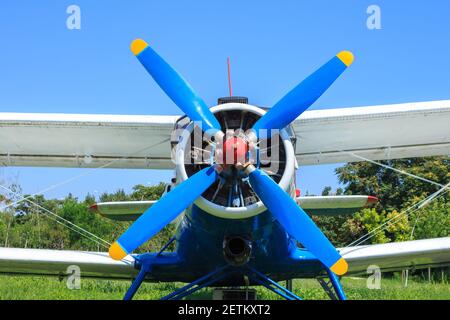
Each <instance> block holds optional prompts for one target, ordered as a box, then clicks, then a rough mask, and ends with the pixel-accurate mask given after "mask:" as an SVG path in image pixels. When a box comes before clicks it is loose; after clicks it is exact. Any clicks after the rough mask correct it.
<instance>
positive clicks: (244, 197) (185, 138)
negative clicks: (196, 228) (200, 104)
mask: <svg viewBox="0 0 450 320" xmlns="http://www.w3.org/2000/svg"><path fill="white" fill-rule="evenodd" d="M210 110H211V111H212V112H213V113H214V115H215V116H216V118H217V119H218V120H219V122H220V124H221V125H222V129H223V130H224V131H225V133H226V134H227V131H230V130H233V131H235V132H236V130H238V129H241V130H242V131H243V132H245V131H246V130H248V129H250V128H251V127H252V125H253V124H254V123H255V122H256V121H257V120H258V119H259V118H260V117H261V116H262V115H264V113H265V112H266V111H265V110H264V109H261V108H259V107H256V106H252V105H249V104H245V103H225V104H219V105H217V106H214V107H212V108H211V109H210ZM188 121H189V120H187V121H186V124H184V125H182V130H180V133H179V136H178V137H176V140H177V143H176V146H174V149H173V151H174V155H173V156H174V158H175V161H176V170H177V177H178V183H180V182H182V181H184V180H186V179H188V178H189V177H190V176H191V175H193V174H195V173H196V172H198V171H199V170H201V169H203V168H205V167H206V166H209V165H210V163H206V162H205V161H204V156H205V150H208V146H209V145H208V142H207V141H203V135H202V132H201V129H200V128H198V127H197V126H195V125H194V123H192V122H188ZM179 129H180V128H179ZM288 129H289V130H291V129H290V128H288ZM199 139H200V143H201V146H202V147H201V148H199V147H198V146H199ZM291 139H292V134H291V135H290V134H289V133H288V130H287V129H286V128H285V129H282V130H280V131H279V132H278V133H277V134H274V135H272V136H271V138H269V139H267V140H265V142H267V143H266V144H265V145H264V149H265V150H263V148H262V146H260V147H261V154H263V152H265V153H266V155H265V156H264V155H263V156H262V157H263V158H264V159H262V160H261V169H263V170H264V171H266V173H267V174H268V175H269V176H270V177H271V178H272V179H273V180H274V181H275V182H277V183H278V184H279V185H280V187H281V188H282V189H284V190H285V191H286V192H288V193H289V194H290V195H292V197H295V185H294V174H295V169H296V166H297V163H296V159H295V153H294V146H293V141H292V140H291ZM230 140H232V139H228V141H230ZM226 141H227V140H226ZM236 141H237V140H236ZM236 145H238V144H236ZM225 147H226V148H228V146H226V145H225ZM239 148H240V147H239ZM199 149H202V150H199ZM206 152H207V151H206ZM272 152H273V153H274V154H277V155H278V156H277V157H273V155H272V154H271V153H272ZM206 154H207V153H206ZM200 155H201V157H200V158H199V156H200ZM274 158H275V159H276V160H274ZM233 170H235V169H233V166H226V165H225V166H224V172H223V174H221V176H222V179H220V181H217V182H216V183H214V184H213V185H212V186H211V187H209V188H208V189H207V190H206V191H205V192H204V193H203V194H202V196H201V197H199V198H198V199H197V200H196V201H195V205H197V206H198V207H199V208H201V209H202V210H204V211H205V212H208V213H210V214H212V215H215V216H218V217H221V218H226V219H242V218H248V217H252V216H255V215H257V214H259V213H261V212H263V211H265V210H266V208H265V206H264V204H263V203H262V202H261V201H260V199H259V198H258V196H257V195H256V194H255V193H254V192H253V190H252V189H251V187H250V185H249V184H248V183H247V181H246V177H245V175H243V173H242V172H238V170H235V172H234V171H233Z"/></svg>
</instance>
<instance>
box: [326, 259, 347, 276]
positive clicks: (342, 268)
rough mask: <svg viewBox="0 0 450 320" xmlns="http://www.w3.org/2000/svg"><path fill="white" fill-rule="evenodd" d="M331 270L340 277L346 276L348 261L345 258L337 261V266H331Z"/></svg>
mask: <svg viewBox="0 0 450 320" xmlns="http://www.w3.org/2000/svg"><path fill="white" fill-rule="evenodd" d="M330 270H331V271H333V272H334V273H335V274H337V275H338V276H342V275H344V274H346V273H347V270H348V264H347V261H345V260H344V258H340V259H339V260H338V261H336V263H335V264H333V265H332V266H331V268H330Z"/></svg>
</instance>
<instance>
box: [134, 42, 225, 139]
mask: <svg viewBox="0 0 450 320" xmlns="http://www.w3.org/2000/svg"><path fill="white" fill-rule="evenodd" d="M136 57H137V58H138V60H139V61H140V62H141V63H142V65H143V66H144V68H145V69H146V70H147V71H148V73H150V75H151V76H152V77H153V79H154V80H155V81H156V83H158V85H159V86H160V87H161V89H163V90H164V92H165V93H166V94H167V95H168V96H169V98H170V99H172V101H173V102H174V103H175V104H176V105H177V106H178V107H179V108H180V109H181V110H182V111H183V112H184V113H185V114H187V115H188V117H189V118H190V119H191V120H193V121H198V122H201V123H202V130H203V131H208V132H209V133H211V134H215V133H216V132H218V131H220V124H219V121H217V119H216V118H215V117H214V115H213V113H212V112H211V111H210V110H209V108H208V106H207V105H206V103H205V102H204V101H203V99H202V98H200V96H198V95H197V93H196V92H195V91H194V89H192V87H191V86H190V85H189V83H187V81H186V80H185V79H184V78H183V77H182V76H181V75H180V74H179V73H178V72H177V71H176V70H175V69H173V68H172V67H171V66H170V65H169V64H168V63H167V62H166V61H165V60H164V59H163V58H161V56H159V55H158V54H157V53H156V52H155V51H154V50H153V49H152V48H151V47H150V46H147V47H146V48H145V49H144V50H143V51H142V52H140V53H139V54H138V55H137V56H136Z"/></svg>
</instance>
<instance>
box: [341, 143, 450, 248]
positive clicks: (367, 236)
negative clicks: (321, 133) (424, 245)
mask: <svg viewBox="0 0 450 320" xmlns="http://www.w3.org/2000/svg"><path fill="white" fill-rule="evenodd" d="M340 152H343V153H347V154H350V155H351V156H353V157H355V158H357V159H360V160H363V161H368V162H370V163H372V164H375V165H378V166H381V167H383V168H385V169H389V170H393V171H394V172H397V173H400V174H404V175H407V176H409V177H412V178H415V179H418V180H421V181H424V182H428V183H431V184H433V185H436V186H439V187H441V188H440V189H439V190H438V191H436V192H435V193H433V194H431V195H430V196H428V197H427V198H425V199H422V200H420V201H418V202H417V203H415V204H413V205H412V206H410V207H409V208H407V209H406V210H404V211H402V212H400V213H399V214H397V215H395V216H394V217H392V218H390V219H389V220H387V221H385V222H384V223H383V224H381V225H380V226H378V227H377V228H375V229H374V230H372V231H370V232H368V233H367V234H365V235H363V236H361V237H360V238H358V239H357V240H355V241H353V242H351V243H350V244H348V245H347V246H346V247H349V246H358V245H360V244H362V243H364V242H366V241H367V240H369V239H371V238H372V237H374V236H375V235H377V234H379V233H380V232H383V231H384V230H386V228H387V227H388V224H389V223H392V221H394V220H397V219H399V218H400V217H401V216H402V215H404V214H407V216H409V215H410V214H412V213H413V212H416V211H417V210H419V209H421V208H423V207H424V206H426V205H428V204H429V203H430V202H431V201H432V200H434V199H436V198H438V197H441V196H443V195H444V193H443V192H444V191H446V192H448V191H450V183H447V184H446V185H443V184H440V183H438V182H435V181H432V180H429V179H425V178H423V177H420V176H417V175H414V174H412V173H409V172H406V171H403V170H400V169H397V168H394V167H392V166H388V165H385V164H382V163H380V162H377V161H374V160H371V159H368V158H365V157H362V156H359V155H357V154H355V153H353V152H350V151H344V150H340ZM441 193H442V194H441ZM416 206H417V208H416V209H415V210H413V211H412V212H409V213H408V211H410V210H412V209H414V208H415V207H416ZM414 227H415V226H414ZM380 229H381V230H380ZM413 232H414V231H413ZM411 236H412V234H411Z"/></svg>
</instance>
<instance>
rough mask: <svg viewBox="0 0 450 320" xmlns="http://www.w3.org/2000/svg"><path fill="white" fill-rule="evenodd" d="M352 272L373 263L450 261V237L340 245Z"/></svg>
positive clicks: (386, 267)
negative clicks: (351, 245)
mask: <svg viewBox="0 0 450 320" xmlns="http://www.w3.org/2000/svg"><path fill="white" fill-rule="evenodd" d="M339 252H340V253H341V255H342V257H344V258H345V260H346V261H347V262H348V265H349V273H348V274H358V273H365V272H367V268H368V267H369V266H371V265H374V266H377V267H379V268H380V269H381V270H382V271H396V270H404V269H421V268H426V267H439V266H447V265H450V237H446V238H435V239H426V240H414V241H405V242H393V243H384V244H374V245H368V246H357V247H347V248H342V249H339Z"/></svg>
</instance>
